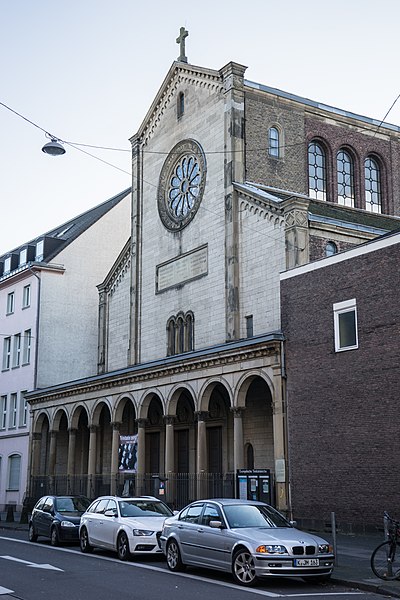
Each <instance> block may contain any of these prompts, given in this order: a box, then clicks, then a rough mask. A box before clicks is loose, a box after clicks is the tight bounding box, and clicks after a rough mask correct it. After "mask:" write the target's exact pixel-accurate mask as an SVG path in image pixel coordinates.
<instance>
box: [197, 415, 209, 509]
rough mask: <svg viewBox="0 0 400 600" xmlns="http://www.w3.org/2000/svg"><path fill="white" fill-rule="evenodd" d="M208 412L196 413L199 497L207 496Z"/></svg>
mask: <svg viewBox="0 0 400 600" xmlns="http://www.w3.org/2000/svg"><path fill="white" fill-rule="evenodd" d="M207 416H208V412H206V411H201V412H196V413H195V418H196V420H197V469H196V471H197V498H205V497H206V496H207V431H206V420H207Z"/></svg>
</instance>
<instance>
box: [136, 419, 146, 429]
mask: <svg viewBox="0 0 400 600" xmlns="http://www.w3.org/2000/svg"><path fill="white" fill-rule="evenodd" d="M136 423H137V426H138V427H141V428H143V429H144V428H145V427H146V425H147V423H148V419H136Z"/></svg>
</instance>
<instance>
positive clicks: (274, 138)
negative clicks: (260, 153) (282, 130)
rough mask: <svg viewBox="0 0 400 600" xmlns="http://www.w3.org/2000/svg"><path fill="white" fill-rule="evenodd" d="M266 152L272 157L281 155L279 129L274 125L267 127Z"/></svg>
mask: <svg viewBox="0 0 400 600" xmlns="http://www.w3.org/2000/svg"><path fill="white" fill-rule="evenodd" d="M268 154H269V155H270V156H272V157H273V158H279V157H280V155H281V152H280V135H279V129H278V128H277V127H275V126H274V127H270V128H269V129H268Z"/></svg>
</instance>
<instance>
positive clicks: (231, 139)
mask: <svg viewBox="0 0 400 600" xmlns="http://www.w3.org/2000/svg"><path fill="white" fill-rule="evenodd" d="M245 70H246V67H244V66H243V65H239V64H238V63H234V62H230V63H228V64H227V65H226V66H225V67H223V68H222V69H221V70H220V74H221V76H222V78H223V83H224V101H225V106H224V115H225V119H224V121H225V123H224V137H225V149H226V152H225V164H224V188H225V189H224V195H225V315H226V318H225V324H226V340H227V341H230V340H236V339H239V337H240V303H239V282H240V273H239V258H240V248H239V241H240V240H239V234H240V232H239V227H238V199H237V194H236V192H235V190H234V188H233V182H238V183H242V182H243V181H244V175H245V171H244V150H245V147H244V73H245Z"/></svg>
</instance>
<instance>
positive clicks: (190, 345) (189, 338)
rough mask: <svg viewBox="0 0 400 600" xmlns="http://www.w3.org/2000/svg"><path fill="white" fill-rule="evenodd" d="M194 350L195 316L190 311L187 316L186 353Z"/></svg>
mask: <svg viewBox="0 0 400 600" xmlns="http://www.w3.org/2000/svg"><path fill="white" fill-rule="evenodd" d="M192 350H194V314H193V313H192V311H189V312H187V313H186V315H185V352H191V351H192Z"/></svg>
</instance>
